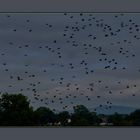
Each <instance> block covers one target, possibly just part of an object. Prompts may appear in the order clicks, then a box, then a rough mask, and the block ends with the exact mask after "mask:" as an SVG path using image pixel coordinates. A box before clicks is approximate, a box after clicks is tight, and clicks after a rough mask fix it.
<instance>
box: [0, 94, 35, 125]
mask: <svg viewBox="0 0 140 140" xmlns="http://www.w3.org/2000/svg"><path fill="white" fill-rule="evenodd" d="M0 110H1V113H0V114H1V119H0V124H1V125H7V126H19V125H22V126H24V125H26V126H27V125H33V124H34V122H32V119H33V118H32V117H33V109H32V107H30V106H29V102H28V101H27V97H26V96H24V95H22V94H7V93H6V94H3V95H2V96H1V98H0Z"/></svg>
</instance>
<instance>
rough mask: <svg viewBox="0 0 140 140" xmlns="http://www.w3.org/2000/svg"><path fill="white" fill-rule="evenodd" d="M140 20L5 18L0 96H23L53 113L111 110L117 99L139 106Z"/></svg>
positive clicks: (1, 21)
mask: <svg viewBox="0 0 140 140" xmlns="http://www.w3.org/2000/svg"><path fill="white" fill-rule="evenodd" d="M137 16H138V15H137ZM137 20H138V19H137V18H136V17H135V16H134V15H127V14H123V13H122V14H119V13H118V14H95V13H75V14H74V13H60V14H59V13H56V14H36V15H34V14H8V15H5V14H1V15H0V76H1V80H0V82H1V85H0V93H1V95H2V94H3V93H6V92H8V93H22V94H24V95H26V96H28V97H29V99H30V100H29V101H30V102H31V104H33V105H34V106H46V107H50V108H52V109H53V110H54V111H56V110H70V109H71V108H72V107H74V106H75V105H78V104H83V105H86V106H88V107H89V108H94V111H96V107H100V108H102V107H104V106H105V109H106V110H109V109H111V108H112V106H113V105H116V104H117V99H118V100H120V99H121V98H122V99H123V100H124V101H123V103H125V97H127V98H128V97H129V98H130V99H132V98H133V99H132V100H134V101H135V98H138V96H137V94H136V93H137V91H138V90H139V89H138V88H139V83H138V82H137V79H138V77H139V75H140V66H139V65H138V61H139V60H138V57H139V56H138V55H139V46H138V43H139V42H140V25H139V24H138V23H137ZM135 66H136V67H135ZM127 74H128V77H127ZM133 74H134V75H136V81H135V80H132V79H133ZM131 75H132V76H131ZM129 77H130V78H129ZM135 96H136V97H135ZM126 105H129V104H127V103H126Z"/></svg>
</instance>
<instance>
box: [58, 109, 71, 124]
mask: <svg viewBox="0 0 140 140" xmlns="http://www.w3.org/2000/svg"><path fill="white" fill-rule="evenodd" d="M68 119H70V114H69V112H68V111H63V112H60V113H59V114H58V121H59V122H61V125H63V126H66V125H68Z"/></svg>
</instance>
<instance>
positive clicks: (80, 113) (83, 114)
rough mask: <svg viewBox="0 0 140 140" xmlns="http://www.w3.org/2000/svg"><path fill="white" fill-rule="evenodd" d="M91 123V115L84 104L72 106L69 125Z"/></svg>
mask: <svg viewBox="0 0 140 140" xmlns="http://www.w3.org/2000/svg"><path fill="white" fill-rule="evenodd" d="M92 124H93V115H92V113H90V112H89V110H88V109H87V108H86V107H85V106H84V105H77V106H75V107H74V114H73V115H72V122H71V125H74V126H91V125H92Z"/></svg>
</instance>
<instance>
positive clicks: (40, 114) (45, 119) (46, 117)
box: [35, 107, 56, 126]
mask: <svg viewBox="0 0 140 140" xmlns="http://www.w3.org/2000/svg"><path fill="white" fill-rule="evenodd" d="M35 114H36V118H37V121H38V125H41V126H46V125H48V124H49V123H54V122H55V121H56V116H55V114H54V112H53V111H51V110H50V109H49V108H46V107H39V108H38V109H37V110H36V111H35Z"/></svg>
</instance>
